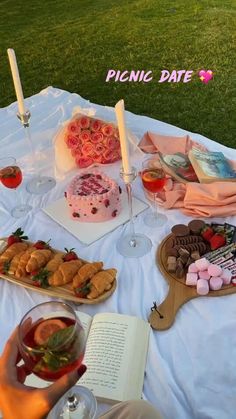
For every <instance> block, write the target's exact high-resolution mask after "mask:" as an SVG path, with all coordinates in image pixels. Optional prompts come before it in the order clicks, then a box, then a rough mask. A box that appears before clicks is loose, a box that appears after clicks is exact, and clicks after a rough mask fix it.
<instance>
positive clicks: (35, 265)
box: [26, 249, 52, 273]
mask: <svg viewBox="0 0 236 419" xmlns="http://www.w3.org/2000/svg"><path fill="white" fill-rule="evenodd" d="M51 256H52V251H51V250H49V249H38V250H35V251H34V252H33V253H32V254H31V255H30V258H29V260H28V262H27V265H26V272H28V273H30V272H33V271H38V270H39V269H40V268H43V267H44V266H45V265H46V264H47V263H48V261H49V260H50V259H51Z"/></svg>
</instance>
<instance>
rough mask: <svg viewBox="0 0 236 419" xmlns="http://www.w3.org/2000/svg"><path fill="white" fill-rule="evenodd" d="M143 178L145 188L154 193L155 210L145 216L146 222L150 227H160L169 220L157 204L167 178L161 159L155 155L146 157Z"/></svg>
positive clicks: (143, 165)
mask: <svg viewBox="0 0 236 419" xmlns="http://www.w3.org/2000/svg"><path fill="white" fill-rule="evenodd" d="M141 178H142V183H143V187H144V189H145V190H146V191H147V193H148V194H149V193H151V194H152V195H153V202H154V208H153V211H152V213H151V214H150V213H148V214H147V215H146V216H145V217H144V223H145V224H146V225H147V226H149V227H153V228H160V227H162V226H163V225H164V224H165V223H166V221H167V217H166V216H165V215H164V214H160V213H159V212H158V205H157V197H158V193H159V192H161V191H162V190H163V188H164V186H165V184H166V180H167V178H166V174H165V172H164V170H163V168H162V166H161V164H160V161H159V160H158V159H156V158H154V157H150V158H148V159H145V160H144V161H143V164H142V173H141Z"/></svg>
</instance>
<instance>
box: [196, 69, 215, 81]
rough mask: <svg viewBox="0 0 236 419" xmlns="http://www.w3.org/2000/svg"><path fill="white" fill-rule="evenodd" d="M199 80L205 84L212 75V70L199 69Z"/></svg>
mask: <svg viewBox="0 0 236 419" xmlns="http://www.w3.org/2000/svg"><path fill="white" fill-rule="evenodd" d="M198 75H199V77H200V80H201V81H202V82H203V83H205V84H207V83H208V82H209V81H210V80H211V79H212V77H213V72H212V71H211V70H207V71H206V70H200V71H199V73H198Z"/></svg>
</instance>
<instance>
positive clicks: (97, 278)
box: [87, 269, 117, 300]
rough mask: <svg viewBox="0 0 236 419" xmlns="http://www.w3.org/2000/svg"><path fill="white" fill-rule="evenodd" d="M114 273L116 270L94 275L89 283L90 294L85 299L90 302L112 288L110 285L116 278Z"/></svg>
mask: <svg viewBox="0 0 236 419" xmlns="http://www.w3.org/2000/svg"><path fill="white" fill-rule="evenodd" d="M116 273H117V270H116V269H107V270H105V271H100V272H98V273H97V274H96V275H94V276H93V277H92V279H91V281H90V292H89V294H88V295H87V298H89V299H90V300H91V299H93V298H97V297H99V296H100V295H102V294H103V293H104V292H105V291H108V290H109V289H110V288H111V287H112V283H113V282H114V280H115V278H116Z"/></svg>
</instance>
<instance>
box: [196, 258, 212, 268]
mask: <svg viewBox="0 0 236 419" xmlns="http://www.w3.org/2000/svg"><path fill="white" fill-rule="evenodd" d="M195 264H196V267H197V268H198V270H199V271H206V270H207V268H208V266H209V265H210V262H209V261H208V260H207V259H206V258H201V259H198V260H196V261H195Z"/></svg>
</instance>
